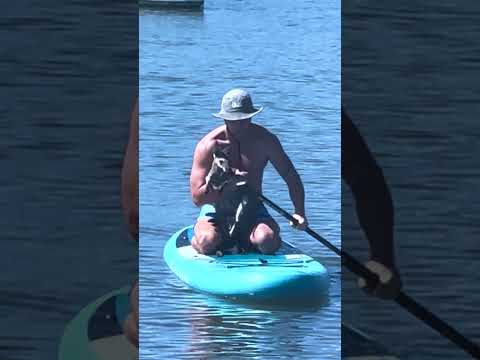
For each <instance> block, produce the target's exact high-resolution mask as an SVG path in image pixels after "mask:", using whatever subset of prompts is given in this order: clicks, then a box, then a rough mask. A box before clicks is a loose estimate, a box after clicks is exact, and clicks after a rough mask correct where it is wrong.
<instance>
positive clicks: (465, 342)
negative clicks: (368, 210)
mask: <svg viewBox="0 0 480 360" xmlns="http://www.w3.org/2000/svg"><path fill="white" fill-rule="evenodd" d="M259 198H260V200H262V201H263V202H264V203H266V204H267V205H268V206H270V207H271V208H272V209H273V210H275V211H276V212H278V213H279V214H280V215H282V216H284V217H285V218H287V219H288V220H290V221H291V222H292V223H294V224H297V223H298V221H297V220H296V219H295V218H294V217H293V216H292V215H290V214H289V213H288V212H286V211H285V210H283V209H282V208H281V207H279V206H278V205H276V204H275V203H273V202H272V201H271V200H269V199H268V198H266V197H265V196H263V195H259ZM305 232H306V233H307V234H308V235H310V236H312V237H313V238H315V239H316V240H318V241H319V242H321V243H322V244H323V245H325V246H326V247H327V248H329V249H330V250H332V251H333V252H334V253H336V254H337V255H339V256H340V257H341V259H342V265H344V266H345V267H346V268H347V269H348V270H350V271H351V272H353V273H354V274H355V275H357V276H360V277H362V278H364V279H366V281H367V284H368V286H369V287H375V286H376V284H377V283H378V282H379V278H378V276H377V275H376V274H374V273H373V272H371V271H370V270H369V269H367V268H366V267H365V266H364V265H363V264H362V263H360V262H359V261H358V260H356V259H355V258H354V257H352V256H350V255H349V254H348V253H346V252H345V251H343V250H340V249H338V248H337V247H336V246H335V245H333V244H332V243H330V242H329V241H328V240H326V239H325V238H323V237H321V236H320V235H318V234H317V233H316V232H315V231H313V230H312V229H310V228H309V227H307V228H306V229H305ZM394 301H395V302H396V303H397V304H399V305H400V306H402V307H403V308H404V309H405V310H407V311H408V312H410V313H411V314H412V315H413V316H415V317H417V318H418V319H420V320H422V321H423V322H424V323H426V324H427V325H429V326H430V327H432V328H433V329H434V330H436V331H438V332H439V333H440V334H441V335H443V336H445V337H446V338H447V339H449V340H450V341H452V342H453V343H454V344H456V345H457V346H459V347H461V348H462V349H463V350H465V351H466V352H467V353H469V354H470V355H471V356H472V357H474V358H475V359H480V347H479V346H478V345H477V344H475V343H474V342H472V341H471V340H469V339H467V338H466V337H465V336H463V335H462V334H460V333H459V332H458V331H457V330H455V329H454V328H453V327H451V326H450V325H448V324H447V323H446V322H444V321H443V320H441V319H439V318H438V317H437V316H436V315H435V314H433V313H432V312H430V311H429V310H427V309H426V308H425V307H423V306H422V305H420V304H419V303H417V302H416V301H415V300H413V299H412V298H411V297H410V296H408V295H407V294H405V293H404V292H400V293H399V294H398V296H397V297H396V298H395V300H394Z"/></svg>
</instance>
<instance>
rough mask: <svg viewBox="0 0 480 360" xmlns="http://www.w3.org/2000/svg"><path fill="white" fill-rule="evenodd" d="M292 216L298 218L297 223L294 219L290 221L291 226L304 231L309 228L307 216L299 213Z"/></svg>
mask: <svg viewBox="0 0 480 360" xmlns="http://www.w3.org/2000/svg"><path fill="white" fill-rule="evenodd" d="M292 216H293V217H294V219H295V220H297V223H296V224H294V223H293V222H292V221H290V226H292V227H294V228H295V229H298V230H302V231H303V230H305V229H306V228H307V226H308V221H307V218H305V217H304V216H302V215H299V214H293V215H292Z"/></svg>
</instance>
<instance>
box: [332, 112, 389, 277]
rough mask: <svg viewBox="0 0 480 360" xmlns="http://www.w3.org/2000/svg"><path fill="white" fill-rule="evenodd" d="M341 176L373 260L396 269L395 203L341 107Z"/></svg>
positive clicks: (382, 177)
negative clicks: (350, 193)
mask: <svg viewBox="0 0 480 360" xmlns="http://www.w3.org/2000/svg"><path fill="white" fill-rule="evenodd" d="M342 177H343V179H344V180H345V182H346V183H347V184H348V186H349V187H350V189H351V190H352V193H353V197H354V198H355V203H356V210H357V215H358V220H359V222H360V225H361V227H362V229H363V231H364V232H365V235H366V237H367V239H368V241H369V243H370V258H371V259H372V260H375V261H378V262H380V263H382V264H384V265H385V266H388V267H391V268H395V255H394V241H393V226H394V221H393V220H394V210H393V201H392V197H391V195H390V191H389V189H388V186H387V183H386V181H385V177H384V176H383V172H382V170H381V169H380V167H379V166H378V165H377V163H376V161H375V159H374V157H373V155H372V153H371V152H370V150H369V149H368V146H367V144H366V143H365V141H364V140H363V138H362V136H361V135H360V133H359V132H358V129H357V128H356V127H355V125H354V124H353V123H352V121H351V119H350V118H349V117H348V115H347V113H346V112H345V111H344V109H343V108H342Z"/></svg>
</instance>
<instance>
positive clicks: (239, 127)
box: [225, 119, 252, 137]
mask: <svg viewBox="0 0 480 360" xmlns="http://www.w3.org/2000/svg"><path fill="white" fill-rule="evenodd" d="M251 122H252V119H243V120H225V125H227V128H228V131H230V132H231V133H232V134H233V135H234V136H237V137H240V136H242V135H245V134H246V133H247V132H248V129H249V127H250V124H251Z"/></svg>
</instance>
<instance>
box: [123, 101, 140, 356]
mask: <svg viewBox="0 0 480 360" xmlns="http://www.w3.org/2000/svg"><path fill="white" fill-rule="evenodd" d="M121 191H122V207H123V211H124V215H125V219H126V222H127V226H128V231H129V233H130V236H131V237H132V238H133V239H134V240H136V241H137V242H138V101H137V102H136V103H135V106H134V109H133V112H132V118H131V121H130V137H129V140H128V145H127V150H126V152H125V159H124V162H123V168H122V189H121ZM130 307H131V309H132V311H131V313H130V314H129V315H128V317H127V319H126V320H125V323H124V328H123V330H124V333H125V336H126V337H127V339H128V340H129V341H130V342H131V343H132V344H134V345H135V346H136V347H137V348H138V281H135V283H134V285H133V286H132V290H131V292H130Z"/></svg>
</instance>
